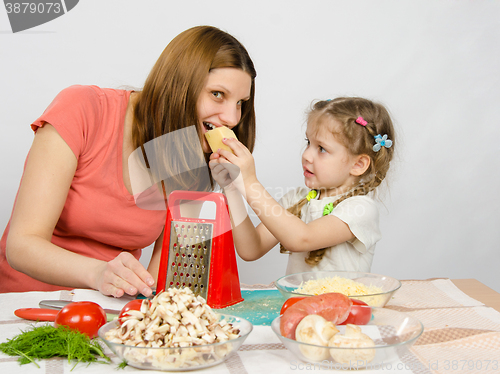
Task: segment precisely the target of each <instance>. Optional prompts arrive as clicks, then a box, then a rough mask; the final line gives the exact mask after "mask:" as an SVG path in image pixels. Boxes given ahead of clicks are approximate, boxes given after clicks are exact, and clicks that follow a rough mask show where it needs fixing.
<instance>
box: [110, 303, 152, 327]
mask: <svg viewBox="0 0 500 374" xmlns="http://www.w3.org/2000/svg"><path fill="white" fill-rule="evenodd" d="M149 303H150V304H151V302H149ZM141 305H142V300H141V299H134V300H132V301H129V302H128V303H127V304H125V306H124V307H123V308H122V310H121V312H120V315H119V316H118V321H119V322H120V324H122V317H123V316H125V315H127V312H128V311H129V310H141Z"/></svg>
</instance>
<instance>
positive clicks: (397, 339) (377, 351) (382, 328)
mask: <svg viewBox="0 0 500 374" xmlns="http://www.w3.org/2000/svg"><path fill="white" fill-rule="evenodd" d="M365 307H366V308H370V307H369V306H365ZM371 313H372V317H371V321H370V322H369V323H368V324H366V325H362V326H359V327H360V328H361V331H362V332H363V333H364V334H366V335H368V336H369V337H370V338H372V340H373V341H374V343H375V346H374V347H371V348H344V347H342V348H340V347H324V346H318V345H313V344H307V343H302V342H298V341H296V340H293V339H288V338H285V337H284V336H283V335H281V332H280V319H281V316H280V317H277V318H276V319H275V320H274V321H273V322H272V324H271V328H272V330H273V331H274V333H275V334H276V335H277V336H278V338H279V339H280V340H281V342H282V343H283V345H284V346H285V347H286V348H287V349H288V350H290V351H291V352H292V353H293V355H294V356H296V357H297V358H298V359H300V360H301V361H304V362H307V363H311V364H316V365H320V366H322V368H325V369H326V368H329V369H337V370H346V369H380V368H383V365H384V364H387V363H389V362H392V361H395V360H398V359H400V358H401V357H403V356H404V355H405V354H406V353H407V352H408V350H409V349H410V347H411V346H412V345H413V343H415V341H416V340H417V339H418V338H419V337H420V335H422V332H423V331H424V326H423V325H422V323H421V322H420V321H419V320H418V319H417V318H415V317H413V316H411V315H409V314H406V313H402V312H398V311H395V310H391V309H385V308H378V307H372V308H371ZM336 327H337V329H338V330H339V333H340V334H343V333H344V331H345V328H346V326H343V325H338V326H336ZM370 351H371V352H370ZM313 356H314V357H313ZM334 357H335V359H334ZM367 357H370V358H367ZM371 357H373V358H371Z"/></svg>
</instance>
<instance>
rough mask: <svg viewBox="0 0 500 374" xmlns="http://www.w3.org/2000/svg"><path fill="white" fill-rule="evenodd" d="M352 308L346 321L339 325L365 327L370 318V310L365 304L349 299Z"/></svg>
mask: <svg viewBox="0 0 500 374" xmlns="http://www.w3.org/2000/svg"><path fill="white" fill-rule="evenodd" d="M351 301H352V306H351V311H350V312H349V315H348V316H347V319H346V320H345V321H344V322H342V323H339V325H347V324H348V323H350V324H353V325H366V324H367V323H368V322H370V319H371V318H372V309H371V308H370V307H369V306H368V304H367V303H365V302H364V301H361V300H356V299H351Z"/></svg>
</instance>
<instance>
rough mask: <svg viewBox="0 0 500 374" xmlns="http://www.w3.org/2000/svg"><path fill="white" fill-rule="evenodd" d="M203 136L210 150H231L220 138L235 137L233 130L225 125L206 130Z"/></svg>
mask: <svg viewBox="0 0 500 374" xmlns="http://www.w3.org/2000/svg"><path fill="white" fill-rule="evenodd" d="M205 138H207V142H208V145H209V146H210V148H212V152H217V150H218V149H225V150H226V151H229V152H232V150H231V148H229V147H228V146H227V145H225V144H224V143H223V142H222V139H224V138H234V139H237V138H236V135H235V134H234V132H233V130H231V129H229V128H227V127H226V126H220V127H216V128H215V129H213V130H210V131H207V132H206V133H205Z"/></svg>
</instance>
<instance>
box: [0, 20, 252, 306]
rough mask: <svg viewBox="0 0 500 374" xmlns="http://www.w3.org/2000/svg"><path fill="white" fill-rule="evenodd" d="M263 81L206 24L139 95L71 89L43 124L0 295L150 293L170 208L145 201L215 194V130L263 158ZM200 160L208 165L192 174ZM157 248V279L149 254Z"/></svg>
mask: <svg viewBox="0 0 500 374" xmlns="http://www.w3.org/2000/svg"><path fill="white" fill-rule="evenodd" d="M255 76H256V73H255V70H254V67H253V63H252V60H251V59H250V57H249V56H248V53H247V51H246V50H245V48H244V47H243V46H242V45H241V44H240V43H239V42H238V41H237V40H236V39H235V38H234V37H232V36H231V35H229V34H227V33H225V32H223V31H221V30H219V29H217V28H214V27H209V26H199V27H194V28H192V29H189V30H187V31H184V32H183V33H181V34H180V35H178V36H177V37H176V38H174V39H173V40H172V41H171V42H170V43H169V45H168V46H167V47H166V48H165V50H164V51H163V53H162V54H161V56H160V58H159V59H158V61H157V62H156V64H155V66H154V67H153V69H152V71H151V73H150V74H149V76H148V78H147V80H146V82H145V84H144V88H143V90H142V91H140V92H133V91H123V90H111V89H102V88H99V87H95V86H72V87H69V88H68V89H65V90H63V91H62V92H61V93H60V94H59V95H58V96H57V97H56V98H55V100H54V101H53V102H52V103H51V105H50V106H49V107H48V108H47V110H46V111H45V112H44V114H43V115H42V116H41V117H40V118H39V119H38V120H37V121H35V122H34V123H33V124H32V128H33V130H34V131H35V133H36V135H35V138H34V141H33V145H32V147H31V150H30V153H29V155H28V158H27V160H26V164H25V170H24V174H23V178H22V181H21V185H20V188H19V191H18V195H17V198H16V202H15V203H14V209H13V213H12V216H11V219H10V222H9V224H8V225H7V228H6V230H5V232H4V235H3V237H2V239H1V242H0V292H23V291H52V290H58V289H65V288H69V289H72V288H91V289H96V290H99V291H100V292H101V293H103V294H104V295H112V296H114V297H121V296H122V295H124V294H125V293H126V294H130V295H135V294H136V293H138V292H141V293H143V294H144V295H145V296H149V295H151V293H152V287H153V286H154V283H155V279H156V278H157V274H158V265H159V258H160V252H161V245H162V239H163V227H164V224H165V210H164V209H158V208H157V207H155V208H154V210H150V209H143V208H147V207H148V204H147V203H146V204H144V205H143V204H142V201H143V200H141V196H146V197H147V196H148V194H147V193H145V191H146V190H148V187H150V185H153V186H159V187H161V190H162V191H163V193H164V194H168V192H169V191H171V190H173V189H178V188H189V189H205V190H206V189H208V188H210V186H211V185H212V181H211V177H210V176H208V183H205V182H203V176H207V175H209V172H208V166H207V163H208V162H205V163H200V162H199V159H200V158H202V159H203V160H204V161H208V157H209V154H210V148H209V146H208V144H207V142H206V140H205V138H204V133H205V132H206V131H207V130H208V129H209V128H211V127H213V126H216V127H217V126H227V127H229V128H232V129H233V131H234V132H235V133H236V135H237V136H238V138H239V139H240V140H241V141H242V142H243V143H244V144H245V145H246V146H247V147H249V149H251V150H252V149H253V146H254V140H255V114H254V92H255V85H254V80H255ZM189 129H190V130H192V131H188V130H189ZM184 130H185V131H184ZM193 131H194V134H196V136H195V138H194V139H193V137H192V136H191V135H189V134H192V133H193ZM186 134H187V135H186ZM170 135H172V136H174V135H175V136H174V139H175V141H174V142H171V143H168V144H169V148H168V149H167V150H166V152H165V150H163V149H161V148H162V147H163V145H164V144H165V143H164V142H162V139H165V137H166V136H170ZM157 140H158V141H157ZM136 149H137V150H138V151H139V152H135V150H136ZM151 149H156V151H161V152H157V153H152V152H151ZM137 154H141V155H142V156H143V158H142V159H141V160H142V169H143V170H148V171H149V174H150V175H151V178H153V179H152V182H151V183H149V185H146V187H143V185H144V183H142V182H138V183H136V177H135V172H134V171H133V170H136V169H137V167H136V168H130V170H131V171H132V172H131V171H129V158H130V159H131V160H132V159H134V157H131V156H132V155H137ZM152 154H153V157H151V155H152ZM193 160H195V161H196V162H197V167H189V164H190V163H192V161H193ZM139 164H141V162H139ZM152 164H156V167H153V166H152ZM202 164H203V165H204V167H200V165H202ZM186 165H187V166H188V167H187V171H186ZM180 166H183V167H184V169H182V168H181V167H180ZM146 167H147V168H148V169H145V168H146ZM140 168H141V167H139V169H140ZM155 168H156V171H155V170H154V169H155ZM191 169H193V170H191ZM165 170H166V171H165ZM160 179H161V180H160ZM159 182H161V183H159ZM137 186H139V187H137ZM149 190H155V188H152V189H149ZM156 191H157V190H156ZM149 195H151V194H149ZM146 200H147V199H146ZM153 242H155V245H154V249H153V255H152V258H151V262H150V264H149V266H148V269H147V270H146V269H145V268H144V267H143V266H142V265H141V263H140V262H139V258H140V255H141V248H144V247H146V246H148V245H150V244H151V243H153Z"/></svg>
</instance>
